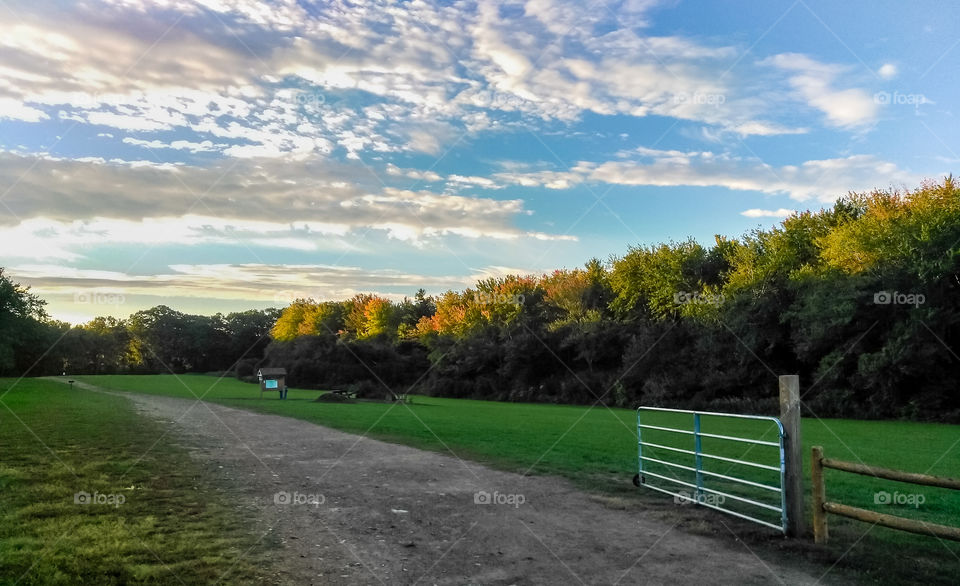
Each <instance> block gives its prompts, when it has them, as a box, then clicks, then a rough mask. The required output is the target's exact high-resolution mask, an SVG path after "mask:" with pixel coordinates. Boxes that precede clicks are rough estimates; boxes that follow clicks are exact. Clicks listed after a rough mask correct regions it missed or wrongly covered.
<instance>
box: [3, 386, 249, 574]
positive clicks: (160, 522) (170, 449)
mask: <svg viewBox="0 0 960 586" xmlns="http://www.w3.org/2000/svg"><path fill="white" fill-rule="evenodd" d="M13 385H14V381H13V380H10V379H6V380H4V379H0V584H126V583H185V584H196V583H213V582H217V581H221V580H222V581H224V582H227V583H258V582H259V581H260V580H261V579H262V578H263V576H264V572H265V571H266V570H265V568H266V567H267V565H266V564H265V562H264V551H265V550H264V548H266V547H267V546H266V545H264V544H263V543H260V544H258V543H257V537H258V536H256V535H254V534H253V532H252V531H250V530H249V529H248V528H246V527H244V525H243V524H242V523H241V520H240V519H239V518H237V516H236V515H235V514H234V513H233V511H232V510H231V508H230V506H229V503H225V502H220V501H218V500H217V499H216V498H215V497H213V498H211V496H210V495H211V494H214V493H213V492H212V490H210V489H211V486H210V485H209V483H208V481H207V480H206V479H205V477H204V473H203V471H202V470H201V469H199V467H198V465H197V464H195V463H194V462H192V461H191V460H190V458H189V456H188V455H187V453H186V452H185V451H184V450H183V449H181V448H177V447H174V446H172V445H171V444H170V442H159V443H157V444H156V445H154V443H155V442H156V441H157V439H158V438H160V437H161V435H162V434H163V431H164V430H163V429H162V428H161V427H160V425H159V424H156V423H154V422H153V421H151V420H149V419H145V418H142V417H139V416H138V415H137V414H135V413H134V412H133V410H132V409H131V406H130V403H129V402H128V401H126V400H125V399H123V398H122V397H116V396H111V395H106V394H100V393H85V394H84V395H83V398H82V400H78V397H77V394H76V392H71V391H70V390H69V389H68V388H67V387H66V385H63V384H60V383H56V382H50V381H44V380H30V379H25V380H22V381H20V382H19V383H16V384H15V386H13ZM11 386H13V390H11V391H10V392H6V391H7V390H8V389H9V388H10V387H11ZM78 493H79V494H78ZM83 493H86V494H87V495H89V496H86V497H85V496H84V494H83ZM78 500H79V501H81V502H77V501H78ZM83 500H88V502H87V503H86V504H83V502H82V501H83Z"/></svg>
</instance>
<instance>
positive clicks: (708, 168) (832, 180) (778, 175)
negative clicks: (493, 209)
mask: <svg viewBox="0 0 960 586" xmlns="http://www.w3.org/2000/svg"><path fill="white" fill-rule="evenodd" d="M621 155H622V156H621V158H620V159H619V160H613V161H605V162H600V163H597V162H591V161H580V162H579V163H577V164H576V165H575V166H574V167H573V168H571V169H570V170H569V171H534V172H510V173H498V174H496V175H495V177H496V178H497V179H498V180H501V181H504V182H507V183H512V184H516V185H521V186H547V187H549V186H550V185H551V184H553V185H554V186H555V188H558V189H566V188H569V187H573V186H575V185H577V184H579V183H582V182H585V181H594V182H601V183H609V184H615V185H645V186H661V187H671V186H680V185H687V186H698V187H723V188H726V189H731V190H744V191H759V192H763V193H771V194H786V195H789V196H790V197H791V198H793V199H796V200H798V201H805V200H809V199H815V200H818V201H822V202H831V201H834V200H836V198H837V197H839V196H842V195H845V194H846V193H848V192H850V191H869V190H872V189H875V188H884V187H889V186H891V185H895V186H901V185H917V184H918V183H919V182H920V181H921V180H922V179H923V177H921V176H918V175H915V174H913V173H910V172H909V171H906V170H904V169H901V168H899V167H898V166H897V165H896V164H894V163H891V162H888V161H884V160H881V159H879V158H877V157H875V156H872V155H853V156H849V157H844V158H836V159H823V160H811V161H805V162H804V163H802V164H800V165H783V166H780V167H774V166H772V165H768V164H766V163H764V162H762V161H759V160H756V159H742V158H737V157H731V156H730V155H727V154H722V153H721V154H718V153H713V152H710V151H702V152H701V151H690V152H685V151H677V150H658V149H649V148H644V147H639V148H636V149H634V150H632V151H627V152H624V153H621Z"/></svg>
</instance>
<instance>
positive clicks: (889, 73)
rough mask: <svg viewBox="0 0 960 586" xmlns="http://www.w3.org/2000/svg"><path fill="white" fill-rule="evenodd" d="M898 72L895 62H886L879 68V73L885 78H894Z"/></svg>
mask: <svg viewBox="0 0 960 586" xmlns="http://www.w3.org/2000/svg"><path fill="white" fill-rule="evenodd" d="M897 73H899V71H898V70H897V66H896V65H894V64H893V63H884V64H883V65H881V66H880V69H878V70H877V75H879V76H880V77H882V78H883V79H893V78H894V77H896V76H897Z"/></svg>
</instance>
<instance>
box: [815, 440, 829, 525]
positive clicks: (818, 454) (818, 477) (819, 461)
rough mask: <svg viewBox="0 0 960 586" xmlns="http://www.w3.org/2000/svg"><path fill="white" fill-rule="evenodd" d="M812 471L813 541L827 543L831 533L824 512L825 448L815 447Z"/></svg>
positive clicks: (825, 498) (825, 496)
mask: <svg viewBox="0 0 960 586" xmlns="http://www.w3.org/2000/svg"><path fill="white" fill-rule="evenodd" d="M810 469H811V476H812V477H813V541H814V543H826V542H827V539H829V538H830V533H829V531H828V529H827V512H826V511H825V510H823V503H824V502H826V500H827V489H826V486H825V484H824V480H823V448H822V447H820V446H814V447H813V451H812V456H811V459H810Z"/></svg>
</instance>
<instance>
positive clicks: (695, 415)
mask: <svg viewBox="0 0 960 586" xmlns="http://www.w3.org/2000/svg"><path fill="white" fill-rule="evenodd" d="M651 412H660V413H674V414H687V415H690V417H691V418H692V422H691V424H692V425H691V426H690V428H687V429H683V428H677V427H667V426H662V425H652V424H650V423H645V422H644V419H643V415H644V414H645V413H651ZM702 417H722V418H731V419H741V420H762V421H770V422H772V423H774V424H775V425H776V429H777V431H778V438H777V441H769V440H764V439H756V438H748V437H739V436H735V435H724V434H716V433H707V432H704V431H702V430H701V418H702ZM644 430H656V431H660V432H666V433H669V434H682V435H689V436H693V449H692V450H689V449H684V448H679V447H676V446H675V445H674V446H668V445H664V444H661V443H654V442H650V441H647V440H645V439H644ZM784 437H785V433H784V427H783V424H782V423H781V422H780V420H779V419H778V418H776V417H768V416H762V415H735V414H730V413H711V412H705V411H687V410H682V409H663V408H659V407H640V408H639V409H638V410H637V451H638V453H637V455H638V462H639V474H638V475H637V476H636V477H634V483H635V484H637V486H646V487H647V488H650V489H652V490H656V491H659V492H663V493H666V494H669V495H673V496H674V497H675V499H680V500H682V501H688V502H694V503H696V504H699V505H701V506H704V507H708V508H711V509H715V510H717V511H721V512H724V513H727V514H730V515H734V516H736V517H740V518H742V519H747V520H749V521H753V522H755V523H759V524H760V525H764V526H766V527H770V528H772V529H776V530H779V531H782V532H784V533H786V532H787V530H788V526H789V525H788V523H789V521H790V520H789V519H788V513H787V511H788V508H789V507H788V504H787V489H786V486H787V482H786V466H785V454H784ZM703 438H712V439H715V440H722V441H726V442H740V443H744V444H751V445H753V446H762V447H763V449H764V450H768V451H770V452H774V450H772V448H776V450H775V453H770V455H769V457H768V458H765V460H766V462H756V461H747V460H742V459H739V458H731V457H729V456H721V455H719V454H711V453H708V452H705V451H704V450H703ZM645 448H646V451H645ZM653 450H664V451H667V452H670V453H671V454H680V455H682V457H684V458H685V459H686V463H684V464H680V463H677V462H672V461H668V460H665V459H663V457H654V456H655V455H659V454H657V453H656V452H654V451H653ZM704 459H707V460H715V461H722V462H727V463H729V464H735V465H742V466H748V467H752V468H756V469H763V470H767V471H768V472H776V473H778V474H777V478H778V482H777V483H776V484H773V485H771V484H766V483H762V482H756V481H754V480H748V479H746V478H739V477H737V476H734V475H732V474H729V473H728V474H721V473H719V472H714V471H710V470H705V469H704V465H703V463H704ZM649 464H658V465H660V466H666V467H667V468H671V469H676V470H684V471H686V472H688V473H693V475H694V481H693V482H688V481H687V480H680V479H679V478H678V477H676V476H675V477H673V478H671V477H670V476H668V475H666V474H661V473H659V472H654V471H652V470H651V469H650V468H651V467H650V466H649ZM648 477H650V478H656V479H658V480H660V481H664V482H669V483H672V485H671V486H670V487H669V488H665V487H663V486H654V485H652V484H650V483H649V481H648ZM704 477H709V478H716V479H719V480H722V481H726V482H732V483H734V484H740V485H744V486H749V487H752V488H754V489H758V490H759V491H763V492H764V493H770V494H771V495H776V499H775V501H774V502H763V501H761V500H756V499H753V498H748V497H747V496H744V495H742V494H740V495H738V494H733V493H732V492H730V491H720V490H716V489H713V488H709V487H707V486H704V479H705V478H704ZM680 486H682V487H686V488H688V489H690V490H691V491H692V493H687V492H686V491H683V490H681V489H680V488H679V487H680ZM670 488H674V490H670ZM711 497H712V498H711ZM727 500H730V501H735V502H737V503H744V504H746V505H748V508H749V507H753V509H750V510H755V509H763V510H768V511H772V512H776V513H779V517H780V523H779V524H776V523H772V522H770V521H769V520H766V519H761V518H759V517H757V516H755V515H754V514H749V513H744V512H742V511H735V510H732V509H730V508H728V507H724V504H725V503H726V501H727ZM768 515H769V514H768Z"/></svg>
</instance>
